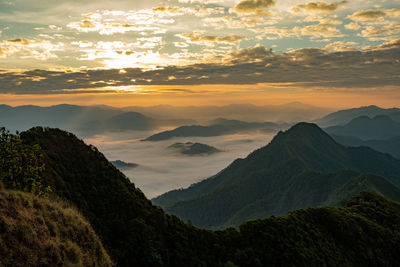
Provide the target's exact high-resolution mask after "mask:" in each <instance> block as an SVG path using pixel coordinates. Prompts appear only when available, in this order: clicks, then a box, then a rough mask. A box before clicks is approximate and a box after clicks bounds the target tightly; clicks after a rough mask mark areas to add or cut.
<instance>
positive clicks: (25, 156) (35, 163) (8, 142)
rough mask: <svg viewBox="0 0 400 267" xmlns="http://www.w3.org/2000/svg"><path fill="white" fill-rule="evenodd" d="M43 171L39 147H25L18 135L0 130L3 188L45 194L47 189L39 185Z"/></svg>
mask: <svg viewBox="0 0 400 267" xmlns="http://www.w3.org/2000/svg"><path fill="white" fill-rule="evenodd" d="M43 170H44V164H43V156H42V152H41V149H40V147H39V145H33V146H28V145H25V144H23V143H22V140H21V139H20V138H19V136H18V135H14V134H11V133H10V132H8V131H7V130H6V129H5V128H0V183H1V184H2V185H3V186H4V187H5V188H10V189H18V190H23V191H28V192H33V193H35V194H46V193H48V191H49V188H47V187H44V186H43V185H42V183H41V173H42V172H43Z"/></svg>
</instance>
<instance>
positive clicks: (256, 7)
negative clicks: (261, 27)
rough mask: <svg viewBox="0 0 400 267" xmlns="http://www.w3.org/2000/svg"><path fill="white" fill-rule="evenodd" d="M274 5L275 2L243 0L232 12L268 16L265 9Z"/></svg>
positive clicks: (270, 0)
mask: <svg viewBox="0 0 400 267" xmlns="http://www.w3.org/2000/svg"><path fill="white" fill-rule="evenodd" d="M274 5H275V0H243V1H240V2H239V3H238V4H237V5H235V7H234V8H233V11H234V12H236V13H239V14H240V13H244V14H256V15H269V14H270V13H269V12H268V11H265V9H266V8H269V7H271V6H274Z"/></svg>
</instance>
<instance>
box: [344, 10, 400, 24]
mask: <svg viewBox="0 0 400 267" xmlns="http://www.w3.org/2000/svg"><path fill="white" fill-rule="evenodd" d="M386 16H387V17H390V18H398V17H400V9H396V8H393V9H386V10H385V9H367V10H363V11H357V12H354V13H353V14H351V15H349V16H348V18H350V19H352V20H354V21H361V22H364V21H371V20H377V19H382V18H383V17H386Z"/></svg>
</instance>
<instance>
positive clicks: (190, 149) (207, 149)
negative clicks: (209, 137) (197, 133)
mask: <svg viewBox="0 0 400 267" xmlns="http://www.w3.org/2000/svg"><path fill="white" fill-rule="evenodd" d="M168 148H170V149H174V150H176V151H178V152H179V153H181V154H183V155H188V156H202V155H211V154H214V153H218V152H221V150H219V149H217V148H215V147H213V146H209V145H206V144H201V143H192V142H186V143H175V144H173V145H170V146H169V147H168Z"/></svg>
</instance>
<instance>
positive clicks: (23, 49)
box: [0, 38, 64, 60]
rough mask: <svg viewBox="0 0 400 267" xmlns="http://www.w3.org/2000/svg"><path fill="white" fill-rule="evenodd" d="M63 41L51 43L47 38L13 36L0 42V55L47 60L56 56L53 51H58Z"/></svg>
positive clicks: (3, 56)
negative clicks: (13, 37)
mask: <svg viewBox="0 0 400 267" xmlns="http://www.w3.org/2000/svg"><path fill="white" fill-rule="evenodd" d="M63 46H64V43H62V42H58V43H57V44H53V43H51V42H50V41H47V40H38V39H32V40H31V39H26V38H15V39H9V40H5V41H2V42H0V57H2V58H8V57H12V56H18V57H20V58H23V59H29V58H33V59H37V60H48V59H50V58H57V57H58V56H57V55H56V54H55V53H54V52H56V51H60V50H61V49H62V47H63Z"/></svg>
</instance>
